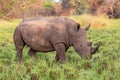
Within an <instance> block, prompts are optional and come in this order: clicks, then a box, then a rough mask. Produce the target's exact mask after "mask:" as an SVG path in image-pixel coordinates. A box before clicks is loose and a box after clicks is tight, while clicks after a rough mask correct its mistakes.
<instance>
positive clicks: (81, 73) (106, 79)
mask: <svg viewBox="0 0 120 80" xmlns="http://www.w3.org/2000/svg"><path fill="white" fill-rule="evenodd" d="M70 18H72V19H74V20H76V21H77V22H79V23H81V26H85V25H87V23H92V27H91V29H90V30H89V31H88V33H87V39H88V41H93V42H94V45H97V43H98V42H100V43H101V46H100V49H99V50H98V52H97V53H96V54H95V55H93V57H92V59H90V60H84V59H81V57H79V56H78V54H77V53H76V52H75V51H74V49H73V48H72V47H71V48H70V49H69V50H68V51H67V54H66V57H67V62H66V63H65V64H60V63H59V62H56V61H55V58H54V57H55V52H49V53H47V54H43V53H41V52H38V53H37V59H32V58H31V57H29V56H28V54H27V52H28V49H29V48H28V47H25V49H24V51H23V62H22V63H21V64H19V63H18V62H17V57H16V50H15V46H14V44H13V32H14V29H15V27H16V26H17V25H18V24H19V23H20V22H21V21H22V20H21V19H15V20H11V21H5V20H0V80H119V76H120V22H119V21H120V19H116V20H115V19H107V18H102V17H101V16H100V17H94V16H88V15H82V16H71V17H70ZM90 19H91V20H90Z"/></svg>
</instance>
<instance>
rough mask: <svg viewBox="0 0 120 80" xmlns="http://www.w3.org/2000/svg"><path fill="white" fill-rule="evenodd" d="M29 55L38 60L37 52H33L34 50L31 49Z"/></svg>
mask: <svg viewBox="0 0 120 80" xmlns="http://www.w3.org/2000/svg"><path fill="white" fill-rule="evenodd" d="M28 54H29V55H30V56H31V57H33V58H36V56H35V55H36V51H35V50H33V49H31V48H30V49H29V52H28Z"/></svg>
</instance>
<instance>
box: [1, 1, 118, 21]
mask: <svg viewBox="0 0 120 80" xmlns="http://www.w3.org/2000/svg"><path fill="white" fill-rule="evenodd" d="M60 1H61V3H60V2H58V3H55V2H54V0H0V18H3V19H12V18H29V17H40V16H70V15H80V14H83V13H89V14H92V15H101V14H105V15H107V16H109V18H120V0H60Z"/></svg>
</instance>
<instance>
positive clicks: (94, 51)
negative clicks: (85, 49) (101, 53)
mask: <svg viewBox="0 0 120 80" xmlns="http://www.w3.org/2000/svg"><path fill="white" fill-rule="evenodd" d="M99 47H100V43H99V44H98V46H97V47H96V48H92V49H91V53H92V54H95V53H96V52H97V50H98V49H99Z"/></svg>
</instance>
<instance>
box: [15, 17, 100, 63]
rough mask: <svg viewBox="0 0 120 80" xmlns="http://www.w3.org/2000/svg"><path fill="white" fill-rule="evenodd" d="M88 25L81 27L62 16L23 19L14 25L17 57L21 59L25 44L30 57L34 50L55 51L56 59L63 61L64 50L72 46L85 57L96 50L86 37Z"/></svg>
mask: <svg viewBox="0 0 120 80" xmlns="http://www.w3.org/2000/svg"><path fill="white" fill-rule="evenodd" d="M89 27H90V25H89V26H88V27H86V28H85V29H82V28H81V27H80V24H79V23H77V22H75V21H73V20H71V19H69V18H64V17H57V18H39V19H31V20H24V21H22V22H21V23H20V24H19V25H18V26H17V27H16V29H15V32H14V36H13V40H14V44H15V47H16V50H17V56H18V59H19V61H21V60H22V51H23V48H24V46H25V45H27V46H28V47H30V49H29V51H28V54H29V55H30V56H32V57H34V56H35V54H36V52H50V51H56V57H55V58H56V60H57V61H58V60H59V61H61V63H64V62H65V61H66V57H65V52H66V51H67V50H68V48H69V47H70V46H73V47H74V49H75V51H76V52H77V53H78V54H79V55H80V56H81V57H83V58H87V57H89V56H91V55H92V51H93V52H94V53H95V52H96V51H97V49H96V51H95V50H94V48H92V47H91V46H92V44H91V42H88V41H87V39H86V31H87V30H88V29H89ZM98 48H99V47H98Z"/></svg>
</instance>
